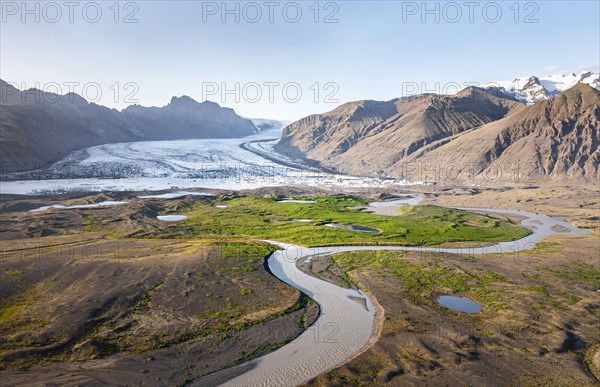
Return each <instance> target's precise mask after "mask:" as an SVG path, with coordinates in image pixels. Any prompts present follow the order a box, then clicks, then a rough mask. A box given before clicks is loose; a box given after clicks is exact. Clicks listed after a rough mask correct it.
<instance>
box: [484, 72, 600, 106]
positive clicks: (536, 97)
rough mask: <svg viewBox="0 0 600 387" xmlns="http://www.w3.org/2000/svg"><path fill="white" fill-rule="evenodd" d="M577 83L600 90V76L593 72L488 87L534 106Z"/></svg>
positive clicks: (520, 78)
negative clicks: (498, 89)
mask: <svg viewBox="0 0 600 387" xmlns="http://www.w3.org/2000/svg"><path fill="white" fill-rule="evenodd" d="M577 83H586V84H588V85H590V86H592V87H593V88H596V89H598V90H600V74H599V73H593V72H591V71H587V72H582V73H580V74H579V75H577V74H575V73H571V74H555V75H549V76H546V77H536V76H528V77H519V78H516V79H515V80H513V81H512V82H511V81H498V82H493V83H491V84H489V85H487V86H486V88H488V89H492V88H494V89H497V88H500V90H501V91H503V92H505V93H506V94H508V95H510V96H512V97H514V98H516V99H518V100H520V101H522V102H524V103H526V104H532V103H536V102H539V101H542V100H545V99H548V98H551V97H554V96H555V95H557V94H560V93H562V92H563V91H565V90H567V89H570V88H571V87H573V86H575V85H576V84H577Z"/></svg>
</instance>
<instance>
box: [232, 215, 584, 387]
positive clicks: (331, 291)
mask: <svg viewBox="0 0 600 387" xmlns="http://www.w3.org/2000/svg"><path fill="white" fill-rule="evenodd" d="M464 209H465V210H469V211H479V212H481V211H484V212H490V213H501V214H507V215H518V216H522V217H525V219H524V220H522V221H521V225H523V226H525V227H527V228H529V229H530V230H531V231H532V233H531V234H529V235H528V236H526V237H524V238H521V239H519V240H517V241H511V242H500V243H497V244H495V245H492V246H487V247H479V248H436V247H429V248H421V247H404V246H337V247H319V248H304V247H300V246H295V245H290V244H284V243H279V242H274V241H267V242H270V243H272V244H274V245H276V246H278V247H280V248H282V250H278V251H276V252H274V253H273V254H272V255H271V257H270V258H269V260H268V264H269V268H270V270H271V272H272V273H273V274H274V275H275V276H276V277H277V278H279V279H280V280H282V281H283V282H285V283H287V284H289V285H291V286H293V287H295V288H296V289H298V290H300V291H302V292H304V293H306V294H307V295H308V296H309V297H310V298H312V299H313V300H314V301H316V302H317V303H318V304H319V307H320V308H321V313H320V315H319V317H318V319H317V320H316V321H315V323H314V324H313V326H312V327H311V328H309V329H308V330H307V331H305V332H304V333H302V334H301V335H300V336H299V337H298V338H297V339H296V340H294V341H292V342H291V343H289V344H287V345H285V346H283V347H281V348H279V349H278V350H276V351H274V352H271V353H269V354H267V355H265V356H262V357H260V358H258V359H255V360H252V361H250V362H248V363H245V364H243V365H241V366H237V367H246V368H250V370H249V371H247V372H245V373H243V374H241V375H239V376H237V377H235V378H233V379H231V380H229V381H227V382H225V383H224V385H226V386H281V385H286V386H289V385H299V384H302V383H305V382H306V381H308V380H310V379H312V378H314V377H316V376H317V375H319V374H321V373H323V372H326V371H327V370H330V369H332V368H334V367H336V366H338V365H340V364H343V363H344V362H345V361H347V360H348V359H350V358H352V357H353V356H355V355H356V354H357V353H359V352H360V351H361V349H363V348H365V346H366V345H367V343H368V342H369V340H370V338H371V335H372V333H373V323H374V317H375V309H374V307H373V304H372V302H371V301H370V300H369V299H368V297H366V296H365V295H364V294H363V293H362V292H360V290H358V291H357V290H350V289H345V288H340V287H338V286H336V285H333V284H331V283H329V282H326V281H324V280H320V279H318V278H315V277H312V276H309V275H307V274H305V273H304V272H302V271H301V270H299V269H298V268H297V266H296V261H297V260H299V259H310V258H311V257H314V256H317V255H328V254H335V253H338V252H344V251H358V250H401V251H430V252H443V253H451V254H494V253H514V252H518V251H523V250H528V249H531V248H533V247H534V246H535V244H536V243H537V242H539V241H541V240H542V239H544V238H546V237H548V236H550V235H554V234H588V233H589V232H588V231H586V230H580V229H578V228H577V227H575V226H573V225H571V224H569V223H567V222H565V221H561V220H556V219H553V218H550V217H547V216H543V215H536V214H532V213H529V212H523V211H510V210H501V209H493V208H487V209H482V208H464ZM356 298H363V299H365V303H366V305H367V307H366V309H365V307H364V306H362V305H361V304H359V303H358V302H356V301H354V300H353V299H356ZM237 367H235V368H237Z"/></svg>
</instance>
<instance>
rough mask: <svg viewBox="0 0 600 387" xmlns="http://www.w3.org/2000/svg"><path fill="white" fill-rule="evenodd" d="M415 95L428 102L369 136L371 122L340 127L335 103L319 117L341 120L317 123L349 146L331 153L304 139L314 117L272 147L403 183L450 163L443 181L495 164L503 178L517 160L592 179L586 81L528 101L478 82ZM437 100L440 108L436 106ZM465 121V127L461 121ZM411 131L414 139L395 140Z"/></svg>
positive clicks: (592, 106)
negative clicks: (447, 92)
mask: <svg viewBox="0 0 600 387" xmlns="http://www.w3.org/2000/svg"><path fill="white" fill-rule="evenodd" d="M461 96H463V97H464V96H471V103H470V104H468V105H462V104H460V103H458V101H460V98H461ZM457 99H458V100H457ZM401 100H402V99H399V100H398V101H401ZM482 100H483V101H487V102H489V103H482V102H481V101H482ZM392 101H394V100H392ZM412 101H415V99H413V100H412ZM416 101H421V102H422V101H427V103H425V104H421V106H415V105H414V103H413V104H412V105H411V104H410V103H405V104H404V110H403V111H402V114H398V115H397V116H394V118H393V119H391V120H389V121H390V123H389V124H390V125H395V127H394V130H393V131H388V132H385V131H380V132H379V134H372V132H373V128H371V127H364V128H360V127H357V128H355V129H354V130H353V131H352V132H349V131H348V130H344V129H345V127H344V125H347V123H346V122H345V121H344V117H339V116H336V114H339V111H338V109H334V110H332V111H331V112H328V113H325V114H323V115H321V116H324V117H326V118H327V119H326V121H327V122H334V123H337V121H336V120H340V119H341V120H342V121H341V122H342V125H339V124H336V125H333V126H328V127H322V126H319V127H318V128H317V129H318V131H319V133H321V136H324V134H323V133H329V134H330V135H331V137H330V138H329V139H327V140H328V141H331V139H335V140H336V141H338V142H340V143H344V141H346V143H347V144H348V145H349V146H347V147H346V148H345V149H344V151H343V152H341V153H340V152H338V153H335V152H331V149H332V148H333V149H335V147H332V146H331V145H326V144H319V143H314V142H310V141H307V139H310V133H312V132H314V129H315V123H318V122H320V121H321V120H322V117H321V116H319V115H317V116H310V117H313V118H312V119H311V120H305V119H302V120H299V121H297V122H295V123H293V124H291V125H290V126H289V127H287V128H286V129H285V130H284V136H283V137H282V140H281V141H280V143H279V144H278V145H277V146H276V150H277V151H279V152H281V153H284V154H288V155H290V156H294V157H304V158H307V159H309V160H310V161H312V162H313V163H317V164H319V165H322V166H323V167H327V168H337V169H338V170H339V171H341V172H344V173H353V174H358V175H365V176H378V177H389V178H400V179H407V180H410V181H422V180H428V179H427V177H423V176H424V175H423V174H420V175H418V178H415V176H414V175H412V176H411V173H410V172H411V171H410V170H409V169H411V168H412V169H414V168H419V169H421V170H429V171H432V170H435V169H436V168H450V167H452V168H454V169H455V172H457V173H458V176H460V177H456V178H454V181H449V180H448V179H445V180H447V181H446V183H450V182H459V181H460V182H464V181H472V182H474V181H481V180H482V179H483V178H484V177H485V176H489V175H490V173H491V171H492V170H502V171H503V172H504V173H505V176H504V180H503V181H506V179H508V175H510V174H514V173H518V174H522V173H524V172H523V171H522V170H521V171H518V172H515V171H510V170H509V169H511V168H513V169H514V168H516V167H518V166H519V165H521V167H523V166H525V167H527V168H528V171H527V174H529V177H531V176H532V175H536V176H537V177H538V178H543V179H545V178H548V179H559V178H564V177H572V178H576V179H583V180H590V179H596V178H597V177H598V165H599V164H600V151H599V143H600V140H599V137H600V136H599V133H598V132H599V131H600V123H599V122H600V91H598V90H596V89H595V88H592V87H591V86H589V85H587V84H582V83H579V84H576V85H575V86H573V87H572V88H570V89H568V90H566V91H564V92H562V93H560V94H558V95H556V96H554V97H552V98H550V99H547V100H543V101H541V102H538V103H536V104H533V105H529V106H526V105H524V104H522V103H520V102H517V101H516V100H515V99H507V98H504V97H502V96H497V95H496V94H495V93H493V92H491V91H489V90H485V89H480V88H467V89H464V90H463V91H461V92H460V93H458V94H456V95H455V96H437V97H432V96H426V97H423V98H421V99H420V100H419V99H416ZM439 101H443V103H440V102H439ZM478 102H479V103H478ZM351 105H352V103H350V105H349V104H344V105H342V106H351ZM440 106H444V109H439V107H440ZM461 108H464V109H465V110H461ZM494 112H495V113H496V115H495V116H493V117H492V118H495V119H490V116H491V114H492V113H494ZM303 120H304V121H303ZM461 120H462V121H461ZM465 122H467V123H469V124H470V127H467V125H464V123H465ZM460 123H462V125H461V124H460ZM377 125H381V124H380V123H378V124H377ZM383 125H384V126H385V125H386V124H385V123H384V124H383ZM442 125H446V126H445V129H446V130H445V131H444V132H442V133H440V132H438V130H440V128H441V126H442ZM353 133H354V135H353V136H352V134H353ZM344 136H347V137H348V138H349V139H350V140H351V141H350V140H346V139H345V138H344ZM377 136H379V138H377ZM411 136H412V138H413V140H414V139H418V141H409V142H406V141H400V140H399V139H402V138H411ZM348 141H349V142H348ZM325 143H327V141H326V142H325ZM409 167H410V168H409ZM513 177H514V176H513ZM517 177H518V176H517ZM432 180H433V181H437V182H442V180H444V179H443V176H440V175H439V174H435V177H434V179H432Z"/></svg>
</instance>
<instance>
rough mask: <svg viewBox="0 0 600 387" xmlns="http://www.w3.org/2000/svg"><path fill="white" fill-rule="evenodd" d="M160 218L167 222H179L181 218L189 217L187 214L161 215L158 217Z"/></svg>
mask: <svg viewBox="0 0 600 387" xmlns="http://www.w3.org/2000/svg"><path fill="white" fill-rule="evenodd" d="M156 218H157V219H158V220H163V221H165V222H178V221H180V220H184V219H185V218H187V216H185V215H159V216H157V217H156Z"/></svg>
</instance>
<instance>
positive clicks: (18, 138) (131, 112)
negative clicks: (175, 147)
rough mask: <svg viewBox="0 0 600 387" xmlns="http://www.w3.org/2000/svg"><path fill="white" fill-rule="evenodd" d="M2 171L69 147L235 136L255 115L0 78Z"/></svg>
mask: <svg viewBox="0 0 600 387" xmlns="http://www.w3.org/2000/svg"><path fill="white" fill-rule="evenodd" d="M0 92H1V94H0V95H1V104H0V118H1V120H0V140H1V141H2V149H1V150H0V157H1V159H2V162H3V168H2V171H1V174H2V175H5V174H7V173H11V172H14V170H15V169H17V170H20V171H28V170H34V169H40V168H42V167H44V166H45V165H47V164H49V163H52V162H55V161H58V160H60V159H62V158H63V157H65V156H66V155H67V154H68V153H70V152H72V151H74V150H78V149H82V148H86V147H90V146H94V145H102V144H106V143H116V142H132V141H147V140H175V139H184V138H220V137H224V138H231V137H241V136H246V135H249V134H253V133H255V132H256V131H257V130H258V129H257V128H256V126H255V125H254V124H253V123H252V121H250V120H248V119H246V118H243V117H240V116H238V115H237V114H236V113H235V111H234V110H233V109H229V108H223V107H221V106H219V105H218V104H216V103H214V102H208V101H207V102H203V103H199V102H197V101H194V100H193V99H192V98H190V97H187V96H182V97H173V98H172V99H171V102H170V103H169V104H168V105H166V106H163V107H143V106H140V105H135V106H130V107H128V108H126V109H123V110H121V111H119V110H117V109H112V108H108V107H106V106H102V105H98V104H95V103H90V102H88V101H87V100H85V98H83V97H81V96H80V95H78V94H76V93H67V94H65V95H59V94H54V93H47V92H44V91H41V90H38V89H28V90H23V91H21V90H19V89H17V88H16V87H14V86H13V85H11V84H9V83H8V82H5V81H3V80H0Z"/></svg>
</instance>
